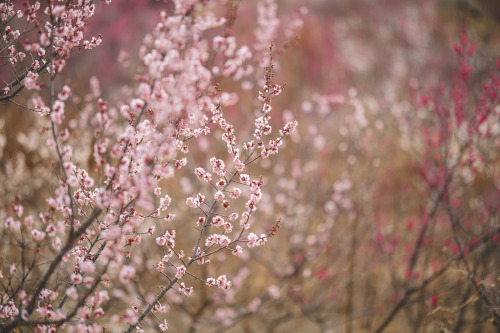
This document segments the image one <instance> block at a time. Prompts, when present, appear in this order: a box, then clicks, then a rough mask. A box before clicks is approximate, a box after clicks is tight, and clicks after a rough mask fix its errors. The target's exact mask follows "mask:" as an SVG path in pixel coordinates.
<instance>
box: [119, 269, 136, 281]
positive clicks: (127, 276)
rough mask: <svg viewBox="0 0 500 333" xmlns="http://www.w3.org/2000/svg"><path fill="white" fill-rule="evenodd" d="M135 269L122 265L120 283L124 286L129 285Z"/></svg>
mask: <svg viewBox="0 0 500 333" xmlns="http://www.w3.org/2000/svg"><path fill="white" fill-rule="evenodd" d="M135 272H136V271H135V267H133V266H130V265H124V266H123V267H122V268H121V270H120V274H119V276H120V281H121V282H123V283H124V284H129V283H130V282H131V281H132V279H133V278H134V276H135Z"/></svg>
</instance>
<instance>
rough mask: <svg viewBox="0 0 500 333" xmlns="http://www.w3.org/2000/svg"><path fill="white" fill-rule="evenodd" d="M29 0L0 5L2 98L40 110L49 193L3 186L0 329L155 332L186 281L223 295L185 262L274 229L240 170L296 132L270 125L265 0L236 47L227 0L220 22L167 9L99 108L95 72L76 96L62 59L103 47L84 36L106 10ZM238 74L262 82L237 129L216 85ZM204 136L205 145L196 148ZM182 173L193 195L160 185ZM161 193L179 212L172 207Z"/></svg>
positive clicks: (248, 175) (252, 241)
mask: <svg viewBox="0 0 500 333" xmlns="http://www.w3.org/2000/svg"><path fill="white" fill-rule="evenodd" d="M106 2H109V1H106ZM26 4H27V6H25V7H23V6H18V5H17V3H16V2H14V1H7V2H4V3H2V4H1V5H0V14H1V26H0V34H1V36H2V41H1V45H2V46H1V52H2V57H3V59H5V60H6V64H5V65H4V66H3V69H2V77H3V80H4V81H5V82H6V84H5V86H4V87H3V88H2V89H1V90H0V94H1V96H0V100H1V101H3V102H4V103H6V105H8V106H10V105H14V106H15V107H16V109H17V110H16V112H17V114H16V117H24V116H25V114H26V113H28V114H29V115H32V114H37V115H38V116H39V117H38V119H34V120H33V124H34V128H33V131H32V132H30V133H31V134H30V135H33V137H35V138H36V139H35V140H36V141H35V142H33V143H34V150H35V155H38V156H41V157H39V159H38V160H39V161H41V163H45V166H44V167H42V170H40V173H41V174H42V175H43V177H44V178H46V183H44V184H43V185H42V186H40V188H39V192H38V193H37V194H43V196H44V198H45V199H44V200H40V197H39V196H37V197H33V196H31V195H30V192H29V191H23V190H22V188H21V187H19V188H18V189H17V190H18V192H15V191H16V189H14V188H10V187H9V186H10V185H11V184H9V183H6V184H5V187H4V189H3V190H4V191H3V193H2V194H3V195H4V196H5V198H9V199H10V203H9V205H8V206H7V209H6V210H5V212H6V215H5V216H4V217H3V218H2V219H3V222H2V225H1V226H0V228H1V229H0V230H1V232H2V245H1V251H2V254H3V255H4V256H5V257H4V258H5V260H2V262H1V263H0V265H1V267H0V282H1V286H2V291H1V295H2V296H1V298H0V318H1V319H0V328H1V331H2V332H10V331H12V330H13V329H15V328H20V327H30V328H32V329H34V330H35V331H39V332H55V331H56V330H57V329H58V328H64V329H65V330H68V331H74V332H79V331H87V332H101V331H102V330H103V329H106V328H107V327H108V325H118V326H121V327H122V328H121V329H124V330H126V331H127V332H132V331H138V332H142V331H144V329H145V328H144V327H150V326H152V327H158V328H159V329H160V330H166V329H167V328H168V324H167V318H166V317H165V315H164V313H166V311H167V309H168V304H167V298H166V296H167V293H179V294H181V295H190V294H191V293H192V292H193V290H194V289H196V286H195V284H196V283H198V284H202V285H203V284H206V285H208V286H213V287H215V288H220V289H229V288H231V285H232V283H231V281H230V280H229V278H228V277H227V276H226V275H225V274H224V271H223V270H222V271H220V272H214V273H216V274H215V275H214V276H213V277H201V276H200V275H199V274H198V273H199V268H196V267H195V266H198V265H207V264H208V263H209V262H210V261H211V260H213V259H212V258H213V257H217V256H219V254H226V253H227V254H229V255H231V256H240V255H241V254H242V253H244V251H246V250H245V249H246V248H253V247H256V246H260V245H263V244H265V243H266V242H267V241H268V239H269V237H271V236H272V235H273V234H274V231H273V230H275V229H276V227H278V226H279V221H278V222H276V227H275V228H274V229H269V230H266V229H264V228H263V226H262V224H261V223H257V222H258V221H254V219H253V215H254V214H255V213H254V212H255V211H256V210H257V208H258V206H259V202H260V201H261V199H262V193H263V192H262V191H263V184H264V181H265V180H264V179H263V177H262V176H259V175H258V174H253V173H252V163H254V162H255V161H256V160H259V159H268V158H271V155H274V154H276V153H278V151H279V149H280V147H281V146H282V145H283V143H284V139H285V137H286V136H288V135H290V134H291V133H292V132H293V131H294V130H295V128H296V126H297V122H296V121H293V120H292V121H290V122H288V123H286V124H285V125H284V127H283V128H282V129H281V130H277V131H273V129H272V123H271V114H272V111H271V110H272V98H273V97H274V96H277V95H279V94H280V93H281V92H282V91H283V87H284V85H280V84H277V83H275V82H274V79H273V65H274V63H273V45H272V39H274V38H275V37H276V33H277V23H278V21H277V18H276V17H273V12H274V13H275V12H276V8H275V5H274V3H273V2H272V1H265V2H262V3H259V5H258V6H260V7H259V14H260V16H259V20H258V22H257V27H256V41H255V43H254V45H252V46H246V45H240V44H239V41H238V40H237V39H236V38H235V36H233V35H232V34H231V31H230V30H231V25H232V22H233V18H234V17H232V16H231V15H234V14H233V12H234V8H236V7H237V2H231V1H230V2H229V3H228V7H227V8H229V9H230V10H228V11H227V13H226V15H225V16H224V15H223V16H219V15H218V14H217V13H218V12H219V9H220V8H224V7H223V6H222V5H223V4H222V3H220V1H173V2H171V3H166V4H165V9H164V10H162V11H161V12H160V13H159V22H158V23H157V25H156V27H155V28H154V30H153V32H152V33H151V34H149V35H147V36H146V38H145V39H144V43H143V45H142V46H141V48H140V52H139V56H140V59H141V62H142V64H141V66H140V68H138V69H137V73H136V74H135V79H136V83H135V84H133V85H132V86H130V87H124V88H123V89H122V92H123V95H122V96H120V98H117V100H116V104H114V105H111V104H110V103H108V102H107V101H106V99H105V98H104V97H102V96H101V91H100V87H99V82H98V79H97V78H93V79H92V80H91V86H90V90H89V92H88V93H87V94H82V93H81V91H79V90H82V88H81V87H79V88H75V87H76V86H73V83H72V82H71V80H70V79H69V78H68V77H65V73H66V72H65V67H66V66H67V65H68V63H69V61H70V59H69V58H70V57H72V56H74V54H75V53H77V52H80V51H81V52H87V51H88V52H92V51H91V50H92V49H93V48H95V47H97V46H99V45H100V44H101V42H103V37H102V36H100V35H99V36H92V37H88V36H86V31H87V30H88V27H89V25H91V24H92V16H93V15H94V13H95V11H96V10H106V8H105V7H103V4H101V3H98V4H96V3H94V2H93V1H63V2H54V1H47V2H46V3H45V2H42V3H40V2H35V3H33V4H29V3H26ZM231 9H232V10H231ZM268 9H271V11H268ZM264 68H265V70H264V72H262V70H261V69H264ZM241 81H245V83H246V86H247V87H249V86H250V89H252V88H251V87H252V86H253V87H256V84H257V85H259V86H260V89H259V90H260V91H259V92H258V93H257V92H256V93H255V102H254V103H253V104H252V105H251V106H250V107H251V108H252V109H253V110H255V112H254V114H255V117H254V121H253V129H251V132H250V134H249V135H245V133H244V132H241V131H237V129H236V128H235V126H233V125H232V124H231V123H230V122H229V121H228V120H227V118H226V116H225V115H224V109H225V107H227V106H230V105H233V104H235V103H237V102H238V97H237V95H236V94H235V93H234V92H231V91H229V92H226V91H224V89H223V88H219V87H218V85H217V84H218V83H219V82H220V83H222V84H223V85H227V84H228V82H234V83H238V82H241ZM252 83H253V85H252ZM114 102H115V101H114ZM115 105H116V106H115ZM6 125H7V126H10V124H6ZM247 127H248V126H247ZM207 138H210V140H209V141H207V140H208V139H207ZM203 140H205V141H203ZM217 141H219V142H222V143H223V145H222V147H224V149H220V148H217V147H218V146H217ZM204 142H205V143H206V142H209V144H210V146H209V147H206V149H205V148H204V149H201V148H200V145H203V143H204ZM219 146H220V145H219ZM89 147H91V149H89ZM197 149H200V150H203V151H204V153H203V154H197ZM207 155H210V156H209V157H208V158H207V159H206V160H205V159H204V158H203V157H204V156H207ZM197 156H198V157H197ZM200 157H202V158H200ZM6 166H7V167H8V165H7V163H6ZM22 167H23V165H22V164H21V163H20V162H19V163H18V164H17V166H16V167H15V168H19V169H21V168H22ZM185 174H189V175H194V176H195V177H196V178H197V179H198V180H199V185H197V187H198V189H199V190H197V191H194V189H193V193H190V194H189V195H186V197H184V198H182V195H183V193H182V191H179V190H178V188H177V189H176V186H175V185H169V184H177V180H178V179H179V178H180V177H181V176H182V175H185ZM9 177H11V178H12V180H13V182H14V183H15V182H21V181H22V178H18V179H15V177H16V173H15V172H13V173H12V174H11V175H9ZM32 191H33V189H32ZM14 193H16V195H15V197H13V196H12V195H13V194H14ZM31 194H34V193H33V192H31ZM172 201H176V202H183V203H184V205H185V207H186V208H188V209H189V210H188V211H182V210H181V211H180V212H177V211H174V210H172V209H170V206H171V203H172ZM176 207H177V206H176ZM178 215H181V218H180V217H177V218H176V216H178ZM179 233H181V234H185V236H183V237H182V242H183V243H182V244H179V242H178V241H177V238H178V235H179ZM219 257H220V256H219ZM151 275H154V276H151ZM153 281H154V282H153ZM117 299H122V300H123V299H125V301H124V302H120V304H118V305H117V303H116V300H117ZM107 304H115V305H111V306H109V305H107ZM113 315H114V316H113ZM110 318H111V319H112V323H111V324H110V323H109V322H110ZM113 329H114V328H113Z"/></svg>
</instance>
